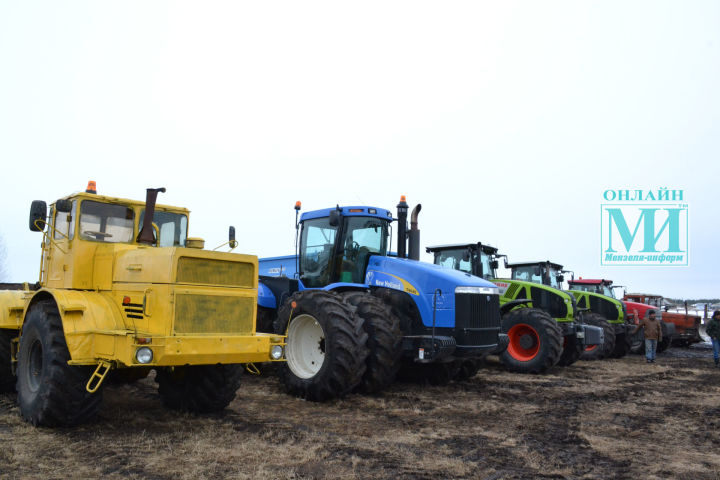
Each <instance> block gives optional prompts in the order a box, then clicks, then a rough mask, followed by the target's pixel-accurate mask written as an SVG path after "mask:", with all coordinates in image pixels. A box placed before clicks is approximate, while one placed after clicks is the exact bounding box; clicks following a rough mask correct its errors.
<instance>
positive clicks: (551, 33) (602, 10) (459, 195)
mask: <svg viewBox="0 0 720 480" xmlns="http://www.w3.org/2000/svg"><path fill="white" fill-rule="evenodd" d="M0 65H1V66H2V67H1V68H2V75H0V160H1V161H2V165H3V175H2V176H1V177H0V192H2V193H1V195H2V197H1V198H2V200H3V203H4V207H3V208H2V222H1V223H0V234H2V236H3V238H4V240H5V243H6V247H7V251H8V255H7V256H8V263H9V265H8V270H9V275H10V277H11V278H10V279H11V280H13V281H27V280H35V279H36V278H37V274H38V263H39V248H38V246H39V243H40V237H39V236H38V235H37V234H33V233H31V232H30V231H29V230H28V228H27V214H28V210H29V205H30V201H31V200H33V199H36V198H37V199H44V200H47V201H52V200H54V199H56V198H58V197H60V196H63V195H66V194H68V193H70V192H72V191H77V190H83V189H84V188H85V185H86V183H87V180H89V179H92V180H96V181H97V183H98V189H99V191H100V192H101V193H105V194H109V195H116V196H121V197H130V198H143V197H144V189H145V188H146V187H159V186H164V187H166V188H167V189H168V191H167V193H166V194H161V197H160V201H161V202H162V203H168V204H176V205H183V206H186V207H188V208H190V209H191V210H192V212H193V214H192V217H191V222H190V229H191V232H190V233H191V235H193V236H201V237H204V238H205V239H206V240H207V245H208V246H211V247H212V246H215V245H219V244H220V243H222V242H224V241H225V236H226V232H227V225H228V224H234V225H235V226H236V228H237V231H238V239H239V241H240V247H239V249H238V251H241V252H243V253H252V254H257V255H259V256H268V255H280V254H287V253H291V251H292V248H293V238H294V237H293V233H294V232H293V220H294V211H293V209H292V207H293V205H294V202H295V200H302V201H303V207H304V208H305V209H315V208H324V207H327V206H332V205H335V204H336V203H339V204H346V205H347V204H358V203H364V204H370V205H376V206H381V207H385V208H391V209H393V210H394V207H395V205H396V204H397V201H398V199H399V196H400V195H401V194H405V195H407V196H408V202H409V203H411V204H414V203H417V202H420V203H422V204H423V211H422V213H421V216H420V228H421V230H422V244H423V246H425V245H432V244H438V243H451V242H456V241H483V242H485V243H490V244H492V245H494V246H497V247H499V248H500V249H501V250H502V251H504V252H505V253H507V254H508V255H509V256H510V260H511V261H520V260H530V259H550V260H553V261H556V262H559V263H563V264H565V265H566V266H567V267H569V268H571V269H573V270H574V271H575V272H576V274H578V275H582V276H584V277H596V276H603V277H606V278H613V279H614V280H616V282H618V283H622V284H625V285H628V286H629V287H630V289H631V290H643V291H652V292H657V293H661V294H664V295H666V296H671V297H672V296H685V297H702V296H714V297H717V296H720V281H719V280H718V268H717V267H718V261H717V258H718V257H717V254H716V243H717V240H716V239H717V238H718V235H719V234H720V227H719V226H718V215H717V200H716V197H717V187H716V185H717V179H718V173H720V167H718V164H717V159H718V153H720V121H719V120H720V118H719V117H720V113H719V112H720V94H719V93H718V85H720V3H718V2H715V1H708V2H701V1H691V2H656V1H653V2H442V3H440V2H434V3H431V2H386V1H383V2H363V3H361V4H360V3H357V4H348V3H344V2H276V3H275V2H274V3H257V2H256V3H255V4H249V3H239V2H212V3H209V2H202V3H197V2H115V3H106V2H102V3H101V2H62V3H58V2H32V3H31V2H1V3H0ZM659 187H667V188H669V189H682V190H683V191H684V192H685V197H684V198H685V200H686V201H687V203H689V206H690V252H689V255H690V263H691V265H690V267H612V268H601V266H600V246H599V238H600V204H601V203H603V202H604V200H603V198H602V194H603V192H604V191H605V190H607V189H624V188H628V189H654V190H657V189H658V188H659ZM426 258H429V257H426Z"/></svg>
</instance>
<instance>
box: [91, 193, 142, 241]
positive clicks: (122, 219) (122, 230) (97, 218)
mask: <svg viewBox="0 0 720 480" xmlns="http://www.w3.org/2000/svg"><path fill="white" fill-rule="evenodd" d="M134 218H135V213H134V212H133V210H132V208H130V207H127V206H125V205H117V204H113V203H101V202H94V201H92V200H84V201H83V202H82V203H81V204H80V238H82V239H84V240H92V241H94V242H105V243H129V242H132V241H133V225H134V222H133V220H134Z"/></svg>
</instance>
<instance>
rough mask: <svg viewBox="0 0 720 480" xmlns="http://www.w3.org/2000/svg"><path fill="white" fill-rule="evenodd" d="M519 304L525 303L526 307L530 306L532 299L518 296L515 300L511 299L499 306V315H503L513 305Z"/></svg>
mask: <svg viewBox="0 0 720 480" xmlns="http://www.w3.org/2000/svg"><path fill="white" fill-rule="evenodd" d="M520 305H527V306H528V307H530V308H532V306H533V303H532V300H530V299H527V298H518V299H515V300H511V301H509V302H507V303H504V304H503V305H501V306H500V315H505V314H506V313H508V312H509V311H510V310H512V309H514V308H515V307H518V306H520Z"/></svg>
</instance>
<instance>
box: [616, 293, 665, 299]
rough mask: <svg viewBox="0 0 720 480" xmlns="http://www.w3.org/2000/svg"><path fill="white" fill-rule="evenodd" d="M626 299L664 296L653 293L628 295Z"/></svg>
mask: <svg viewBox="0 0 720 480" xmlns="http://www.w3.org/2000/svg"><path fill="white" fill-rule="evenodd" d="M625 296H626V297H647V298H663V296H662V295H655V294H653V293H626V294H625Z"/></svg>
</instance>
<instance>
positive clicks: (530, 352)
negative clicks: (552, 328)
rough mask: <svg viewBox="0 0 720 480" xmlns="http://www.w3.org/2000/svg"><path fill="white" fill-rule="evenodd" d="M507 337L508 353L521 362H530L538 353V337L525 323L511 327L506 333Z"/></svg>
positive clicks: (535, 331)
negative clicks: (508, 341)
mask: <svg viewBox="0 0 720 480" xmlns="http://www.w3.org/2000/svg"><path fill="white" fill-rule="evenodd" d="M508 337H509V338H510V343H509V344H508V348H507V349H508V353H510V356H511V357H513V358H515V359H517V360H520V361H521V362H527V361H530V360H532V359H533V358H535V357H536V356H537V354H538V352H539V351H540V335H538V333H537V330H535V329H534V328H533V327H531V326H530V325H527V324H525V323H518V324H517V325H513V326H512V327H511V328H510V331H509V332H508ZM523 343H524V344H525V346H523ZM528 345H529V346H528Z"/></svg>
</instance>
